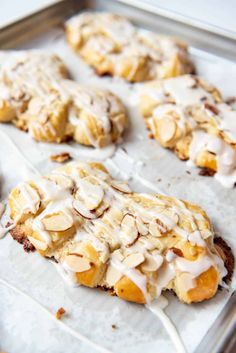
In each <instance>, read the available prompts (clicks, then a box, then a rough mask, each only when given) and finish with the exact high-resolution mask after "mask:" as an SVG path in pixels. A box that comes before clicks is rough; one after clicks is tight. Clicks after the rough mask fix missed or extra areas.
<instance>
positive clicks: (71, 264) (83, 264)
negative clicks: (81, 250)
mask: <svg viewBox="0 0 236 353" xmlns="http://www.w3.org/2000/svg"><path fill="white" fill-rule="evenodd" d="M65 263H66V265H67V266H68V268H69V269H70V270H71V271H73V272H84V271H88V270H89V269H90V268H91V264H90V261H89V260H88V259H87V258H86V257H84V256H83V255H80V254H78V256H77V255H76V254H72V255H67V256H66V258H65Z"/></svg>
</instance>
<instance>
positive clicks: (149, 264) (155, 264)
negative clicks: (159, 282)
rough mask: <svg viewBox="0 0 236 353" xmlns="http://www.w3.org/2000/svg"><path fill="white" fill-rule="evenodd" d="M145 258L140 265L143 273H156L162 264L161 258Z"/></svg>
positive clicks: (147, 256)
mask: <svg viewBox="0 0 236 353" xmlns="http://www.w3.org/2000/svg"><path fill="white" fill-rule="evenodd" d="M145 258H146V259H145V262H144V263H143V264H142V270H143V271H150V272H152V271H156V270H158V268H160V267H161V265H162V263H163V257H162V256H161V255H155V256H154V255H146V256H145Z"/></svg>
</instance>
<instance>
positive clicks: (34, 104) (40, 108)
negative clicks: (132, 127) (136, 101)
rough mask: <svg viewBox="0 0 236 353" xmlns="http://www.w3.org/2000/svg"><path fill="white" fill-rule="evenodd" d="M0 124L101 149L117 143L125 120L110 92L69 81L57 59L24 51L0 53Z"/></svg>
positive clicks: (51, 139)
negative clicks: (12, 125) (11, 124)
mask: <svg viewBox="0 0 236 353" xmlns="http://www.w3.org/2000/svg"><path fill="white" fill-rule="evenodd" d="M0 122H13V123H14V124H15V125H16V126H17V127H18V128H20V129H22V130H24V131H29V133H30V134H31V135H32V137H33V138H35V139H36V140H37V141H44V142H57V143H60V142H63V141H67V140H68V139H73V140H74V141H76V142H78V143H81V144H84V145H87V146H94V147H104V146H106V145H108V144H110V143H112V142H116V141H118V140H119V139H120V137H121V136H122V133H123V131H124V129H125V126H126V124H127V118H126V113H125V109H124V106H123V104H122V103H121V101H120V99H119V98H118V97H116V96H115V95H114V94H113V93H111V92H110V91H107V90H103V89H96V88H92V87H85V86H81V85H79V84H78V83H76V82H74V81H72V80H69V79H68V72H67V69H66V67H65V65H64V64H63V62H62V61H61V59H60V58H59V57H57V56H56V55H53V54H47V53H45V52H43V51H37V50H29V51H13V52H12V51H9V52H6V51H4V52H0Z"/></svg>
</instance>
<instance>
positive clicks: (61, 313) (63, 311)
mask: <svg viewBox="0 0 236 353" xmlns="http://www.w3.org/2000/svg"><path fill="white" fill-rule="evenodd" d="M65 313H66V311H65V309H64V308H59V309H58V310H57V312H56V315H55V316H56V318H57V320H61V318H62V316H63V315H64V314H65Z"/></svg>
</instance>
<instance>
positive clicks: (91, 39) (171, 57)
mask: <svg viewBox="0 0 236 353" xmlns="http://www.w3.org/2000/svg"><path fill="white" fill-rule="evenodd" d="M66 35H67V40H68V43H69V45H70V46H71V47H72V48H73V49H74V50H75V51H76V52H77V53H78V54H79V55H80V56H81V57H82V58H83V59H84V60H85V61H86V62H87V63H88V64H89V65H91V66H92V67H93V68H94V69H95V71H96V72H97V74H98V75H112V76H118V77H122V78H124V79H125V80H127V81H129V82H141V81H147V80H151V79H157V78H158V79H159V78H164V77H173V76H179V75H183V74H186V73H191V72H193V65H192V63H191V61H190V59H189V57H188V51H187V46H186V45H185V44H184V43H182V42H180V41H179V40H176V39H174V38H170V37H167V36H161V35H157V34H155V33H152V32H149V31H147V30H143V29H138V28H136V27H134V26H133V25H132V23H130V22H129V21H128V20H127V19H126V18H125V17H122V16H119V15H114V14H109V13H88V12H85V13H82V14H79V15H77V16H74V17H72V18H71V19H70V20H69V21H67V23H66Z"/></svg>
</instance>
